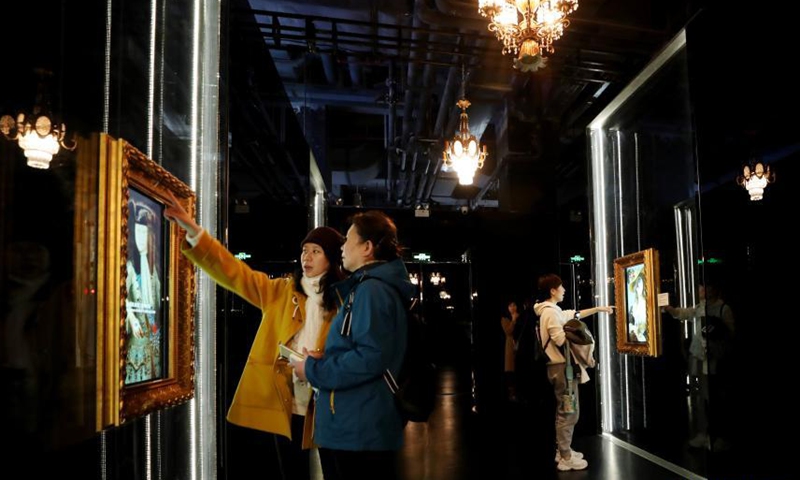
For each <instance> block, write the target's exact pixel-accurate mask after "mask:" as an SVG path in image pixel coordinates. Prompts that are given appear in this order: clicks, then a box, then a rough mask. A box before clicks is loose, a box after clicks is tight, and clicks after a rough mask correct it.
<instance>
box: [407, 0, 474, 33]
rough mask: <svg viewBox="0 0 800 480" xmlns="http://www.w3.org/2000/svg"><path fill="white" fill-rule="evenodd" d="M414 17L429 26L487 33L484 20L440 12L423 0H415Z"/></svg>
mask: <svg viewBox="0 0 800 480" xmlns="http://www.w3.org/2000/svg"><path fill="white" fill-rule="evenodd" d="M476 5H477V4H476ZM415 17H416V18H419V19H420V20H422V21H423V22H425V23H427V24H428V25H430V26H432V27H433V26H439V27H446V28H453V29H456V30H460V29H464V30H469V31H473V32H487V36H488V35H489V34H488V32H489V25H488V23H487V22H486V20H483V19H480V20H479V19H472V18H464V17H453V16H451V15H447V14H445V13H442V12H440V11H439V10H437V9H434V8H430V7H428V6H427V5H426V4H425V0H417V3H416V8H415Z"/></svg>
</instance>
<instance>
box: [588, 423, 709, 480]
mask: <svg viewBox="0 0 800 480" xmlns="http://www.w3.org/2000/svg"><path fill="white" fill-rule="evenodd" d="M602 438H604V439H606V440H609V441H610V442H611V443H613V444H614V445H617V446H618V447H622V448H624V449H625V450H628V451H629V452H632V453H634V454H636V455H639V456H640V457H642V458H644V459H645V460H649V461H651V462H653V463H655V464H656V465H658V466H660V467H662V468H664V469H666V470H669V471H670V472H673V473H675V474H677V475H679V476H680V478H684V479H687V480H707V479H706V478H705V477H701V476H700V475H698V474H696V473H694V472H691V471H689V470H686V469H685V468H683V467H679V466H678V465H675V464H674V463H671V462H668V461H666V460H664V459H663V458H661V457H658V456H656V455H653V454H652V453H650V452H648V451H646V450H642V449H641V448H639V447H637V446H635V445H632V444H630V443H628V442H626V441H624V440H620V439H619V438H617V437H615V436H614V435H611V434H608V433H605V432H604V433H602Z"/></svg>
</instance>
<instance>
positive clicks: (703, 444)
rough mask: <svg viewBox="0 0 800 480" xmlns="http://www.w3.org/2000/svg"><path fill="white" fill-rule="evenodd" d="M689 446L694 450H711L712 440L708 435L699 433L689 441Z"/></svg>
mask: <svg viewBox="0 0 800 480" xmlns="http://www.w3.org/2000/svg"><path fill="white" fill-rule="evenodd" d="M689 446H690V447H693V448H705V449H710V448H711V439H710V438H708V435H706V434H705V433H698V434H697V435H695V436H694V438H692V439H691V440H689Z"/></svg>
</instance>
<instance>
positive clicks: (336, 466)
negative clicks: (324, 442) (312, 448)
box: [319, 448, 397, 480]
mask: <svg viewBox="0 0 800 480" xmlns="http://www.w3.org/2000/svg"><path fill="white" fill-rule="evenodd" d="M319 458H320V463H322V473H323V474H324V475H325V480H375V479H381V480H397V452H396V451H394V450H379V451H368V450H364V451H351V450H332V449H329V448H320V449H319Z"/></svg>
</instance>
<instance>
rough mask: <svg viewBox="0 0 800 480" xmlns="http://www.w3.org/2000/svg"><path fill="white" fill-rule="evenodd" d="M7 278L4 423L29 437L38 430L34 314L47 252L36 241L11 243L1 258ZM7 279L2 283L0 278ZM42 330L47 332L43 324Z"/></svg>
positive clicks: (45, 292) (0, 375)
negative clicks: (7, 414) (6, 421)
mask: <svg viewBox="0 0 800 480" xmlns="http://www.w3.org/2000/svg"><path fill="white" fill-rule="evenodd" d="M4 261H6V262H7V263H6V265H7V266H8V278H7V281H6V282H4V289H3V296H2V297H1V298H0V339H2V343H1V344H0V379H2V381H3V387H4V388H3V390H0V391H2V392H3V399H2V402H0V405H3V408H4V411H8V410H10V415H9V417H8V420H10V422H11V423H10V424H9V423H4V427H5V428H9V429H10V432H13V433H15V434H17V435H19V434H27V435H30V434H33V433H35V431H36V430H37V428H38V425H37V422H38V418H37V411H36V408H34V406H35V405H37V402H38V397H39V395H40V393H41V392H40V389H41V385H40V380H41V378H40V377H41V373H42V372H41V369H40V368H39V366H40V365H39V364H41V363H42V362H41V358H40V355H41V351H40V348H41V347H42V346H43V345H39V340H40V334H41V328H40V325H39V323H40V322H39V315H40V313H41V312H40V309H41V308H42V304H43V303H44V301H45V300H46V299H47V297H48V296H49V290H50V288H49V287H50V285H49V281H50V252H49V251H48V250H47V248H46V247H45V246H44V245H42V244H40V243H36V242H13V243H11V244H9V246H8V250H7V252H6V255H5V259H4ZM4 280H6V279H4ZM41 327H47V325H42V326H41Z"/></svg>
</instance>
